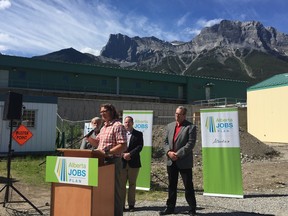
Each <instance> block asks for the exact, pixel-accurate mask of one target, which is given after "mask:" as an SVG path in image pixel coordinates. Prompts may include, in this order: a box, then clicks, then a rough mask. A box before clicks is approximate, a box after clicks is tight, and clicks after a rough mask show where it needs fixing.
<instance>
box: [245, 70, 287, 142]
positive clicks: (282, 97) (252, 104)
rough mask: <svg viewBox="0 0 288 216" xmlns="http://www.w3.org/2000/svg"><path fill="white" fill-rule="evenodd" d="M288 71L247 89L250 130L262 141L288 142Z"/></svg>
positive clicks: (248, 126)
mask: <svg viewBox="0 0 288 216" xmlns="http://www.w3.org/2000/svg"><path fill="white" fill-rule="evenodd" d="M287 98H288V73H284V74H278V75H275V76H273V77H271V78H269V79H267V80H264V81H262V82H260V83H258V84H256V85H254V86H251V87H249V88H248V89H247V124H248V125H247V128H248V132H249V133H250V134H252V135H253V136H255V137H257V138H258V139H259V140H261V141H262V142H279V143H288V133H287V122H288V114H287V110H288V100H287Z"/></svg>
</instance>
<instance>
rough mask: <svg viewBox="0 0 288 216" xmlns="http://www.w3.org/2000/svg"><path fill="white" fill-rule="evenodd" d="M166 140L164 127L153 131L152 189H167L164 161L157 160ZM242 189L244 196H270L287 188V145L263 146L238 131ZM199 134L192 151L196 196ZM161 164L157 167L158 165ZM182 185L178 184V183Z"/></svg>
mask: <svg viewBox="0 0 288 216" xmlns="http://www.w3.org/2000/svg"><path fill="white" fill-rule="evenodd" d="M164 136H165V127H163V126H155V128H154V129H153V149H154V150H153V158H157V159H154V160H153V165H152V184H153V183H156V185H155V187H160V188H161V187H165V185H166V186H167V177H166V176H167V175H166V167H165V162H164V161H165V160H164V158H163V157H159V156H160V155H162V154H163V152H161V147H160V146H161V145H162V144H163V140H164V138H163V137H164ZM239 136H240V148H241V162H242V179H243V189H244V192H246V193H253V192H261V191H262V192H263V191H264V192H273V191H275V190H279V189H281V188H285V187H288V172H287V170H288V144H280V143H266V144H265V143H263V142H261V141H260V140H258V139H257V138H255V137H254V136H252V135H251V134H249V133H247V131H246V130H244V129H241V128H240V131H239ZM201 148H202V145H201V131H200V129H199V128H198V130H197V142H196V146H195V148H194V151H193V153H194V168H193V178H194V186H195V188H196V190H198V191H199V192H202V191H203V187H202V183H203V182H202V155H201ZM159 162H160V163H159ZM179 184H181V181H180V182H179Z"/></svg>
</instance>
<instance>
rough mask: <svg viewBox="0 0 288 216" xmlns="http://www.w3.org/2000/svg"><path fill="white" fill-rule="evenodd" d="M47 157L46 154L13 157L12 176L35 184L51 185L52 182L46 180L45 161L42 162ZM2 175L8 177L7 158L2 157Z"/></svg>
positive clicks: (0, 168) (0, 164) (0, 173)
mask: <svg viewBox="0 0 288 216" xmlns="http://www.w3.org/2000/svg"><path fill="white" fill-rule="evenodd" d="M45 159H46V158H45V157H44V156H41V157H40V156H39V157H35V156H34V157H32V156H26V157H13V158H12V160H11V168H10V172H11V175H10V176H11V178H12V179H14V180H17V181H21V182H22V183H25V184H30V185H34V186H47V187H48V186H50V183H47V182H45V170H46V166H45V163H43V164H41V163H42V162H44V161H45ZM40 164H41V165H40ZM0 176H1V177H7V158H2V159H1V162H0Z"/></svg>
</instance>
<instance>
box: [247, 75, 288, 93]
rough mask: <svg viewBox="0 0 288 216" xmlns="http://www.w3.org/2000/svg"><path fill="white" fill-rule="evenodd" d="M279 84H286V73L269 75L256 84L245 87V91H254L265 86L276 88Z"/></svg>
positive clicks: (287, 78)
mask: <svg viewBox="0 0 288 216" xmlns="http://www.w3.org/2000/svg"><path fill="white" fill-rule="evenodd" d="M281 86H288V73H283V74H277V75H275V76H272V77H270V78H269V79H266V80H264V81H262V82H260V83H258V84H256V85H253V86H251V87H249V88H248V89H247V91H254V90H260V89H267V88H276V87H281Z"/></svg>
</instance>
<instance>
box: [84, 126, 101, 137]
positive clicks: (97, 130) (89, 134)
mask: <svg viewBox="0 0 288 216" xmlns="http://www.w3.org/2000/svg"><path fill="white" fill-rule="evenodd" d="M93 132H95V133H96V134H98V133H99V132H100V130H99V129H98V128H94V129H93V130H91V131H90V132H89V133H87V134H86V135H85V136H84V137H86V138H88V137H90V136H91V135H92V134H93Z"/></svg>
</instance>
